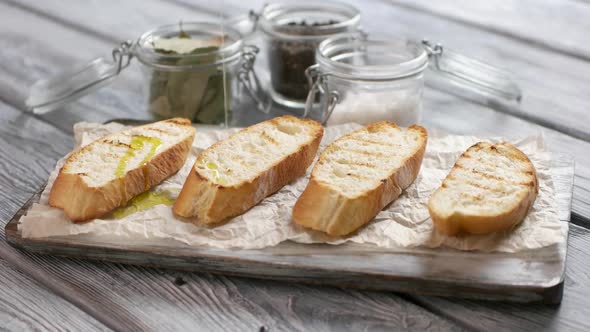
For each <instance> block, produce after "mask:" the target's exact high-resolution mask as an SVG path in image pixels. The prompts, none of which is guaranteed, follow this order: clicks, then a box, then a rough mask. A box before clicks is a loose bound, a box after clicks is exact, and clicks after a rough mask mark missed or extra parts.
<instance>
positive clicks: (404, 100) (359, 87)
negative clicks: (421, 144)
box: [306, 35, 428, 126]
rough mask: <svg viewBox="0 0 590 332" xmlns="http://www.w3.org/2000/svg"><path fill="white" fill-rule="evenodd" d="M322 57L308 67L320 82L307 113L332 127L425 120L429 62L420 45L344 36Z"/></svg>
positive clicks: (325, 46)
mask: <svg viewBox="0 0 590 332" xmlns="http://www.w3.org/2000/svg"><path fill="white" fill-rule="evenodd" d="M316 61H317V65H315V66H312V67H310V68H309V70H308V76H309V79H310V81H312V82H314V83H313V86H312V89H311V91H310V94H309V95H308V99H307V104H306V116H308V117H311V118H313V119H316V120H318V121H320V122H322V123H324V124H327V125H335V124H341V123H348V122H356V123H359V124H368V123H372V122H376V121H392V122H395V123H397V124H398V125H401V126H409V125H412V124H415V123H418V122H419V121H420V118H421V114H422V101H421V100H422V91H423V88H424V70H425V69H426V68H427V66H428V55H427V53H426V51H425V50H424V48H423V47H422V46H421V45H420V44H418V43H414V42H411V41H407V40H387V41H380V40H368V39H366V38H365V37H364V36H360V35H351V36H338V37H334V38H330V39H328V40H326V41H324V42H322V43H321V44H320V46H319V48H318V51H317V52H316ZM318 93H319V102H317V101H318V95H317V94H318ZM316 102H317V103H316Z"/></svg>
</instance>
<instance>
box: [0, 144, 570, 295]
mask: <svg viewBox="0 0 590 332" xmlns="http://www.w3.org/2000/svg"><path fill="white" fill-rule="evenodd" d="M553 164H554V165H553V166H554V168H553V169H554V182H555V185H556V192H557V203H558V214H559V217H560V220H562V221H563V223H564V224H563V226H564V229H567V228H568V222H569V216H570V208H571V197H572V186H573V175H574V165H573V160H572V159H571V158H570V157H568V156H566V155H558V156H555V158H554V161H553ZM41 191H42V189H41V190H39V192H38V193H37V194H35V195H34V196H33V197H31V199H30V200H29V201H28V202H27V203H26V204H25V205H24V206H23V207H22V208H21V209H20V210H19V211H18V212H17V213H16V215H15V216H14V217H13V218H12V219H11V221H10V222H9V223H8V224H7V225H6V229H5V231H6V240H7V241H8V242H9V243H10V244H11V245H13V246H15V247H19V248H23V249H26V250H30V251H33V252H38V253H44V254H49V255H58V256H68V257H76V258H86V259H93V260H102V261H111V262H119V263H125V264H136V265H144V266H154V267H162V268H170V269H179V270H187V271H195V272H205V271H206V272H211V273H220V274H228V275H239V276H247V277H253V278H266V279H276V280H284V281H293V282H305V283H313V284H325V285H333V286H338V287H355V288H367V289H379V290H389V291H396V292H408V293H417V294H428V295H439V296H455V297H465V298H475V299H486V300H506V301H515V302H537V301H540V302H545V303H552V304H555V303H559V302H560V301H561V298H562V293H563V280H564V273H565V272H564V271H565V262H566V255H567V243H562V244H560V245H555V246H550V247H547V248H543V249H540V250H531V251H527V252H521V253H518V254H506V253H482V252H463V251H458V250H452V249H426V248H423V249H422V248H418V249H409V250H400V251H395V252H393V251H390V250H384V249H381V248H378V247H374V246H367V245H358V244H345V245H339V246H332V245H322V244H314V245H309V244H297V243H292V242H284V243H281V244H280V245H278V246H276V247H272V248H266V249H260V250H228V249H216V248H209V247H191V246H188V245H185V244H182V243H180V242H176V241H174V240H138V241H135V240H134V241H130V240H129V239H126V238H118V237H112V236H110V237H104V236H102V237H101V236H94V235H77V236H63V237H61V236H60V237H49V238H41V239H28V238H23V237H21V234H20V232H19V231H18V220H19V219H20V217H21V216H22V215H24V214H26V212H27V210H28V209H29V208H30V206H31V205H32V204H33V203H34V202H37V201H38V199H39V196H40V193H41Z"/></svg>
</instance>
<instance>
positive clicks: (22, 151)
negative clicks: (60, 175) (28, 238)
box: [0, 101, 73, 241]
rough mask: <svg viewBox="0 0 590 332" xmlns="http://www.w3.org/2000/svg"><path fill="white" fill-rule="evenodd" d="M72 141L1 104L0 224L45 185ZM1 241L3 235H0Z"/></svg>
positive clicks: (71, 145) (48, 126)
mask: <svg viewBox="0 0 590 332" xmlns="http://www.w3.org/2000/svg"><path fill="white" fill-rule="evenodd" d="M72 147H73V140H72V137H70V136H69V135H67V134H64V133H63V132H61V131H60V130H58V129H56V128H55V127H53V126H51V125H49V124H47V123H44V122H42V121H39V120H37V119H35V118H32V117H30V116H29V115H27V114H23V113H22V112H20V111H18V110H16V109H14V108H13V107H11V106H9V105H7V104H5V103H3V102H1V101H0V156H1V157H0V173H1V174H2V175H1V176H0V188H1V190H0V201H1V202H2V207H1V208H0V220H2V221H3V222H2V224H4V223H5V222H6V221H7V220H8V219H10V217H12V215H13V214H14V212H15V211H16V210H18V208H19V206H21V205H22V204H24V202H25V201H26V200H27V197H28V196H30V195H31V193H32V192H34V191H35V190H33V189H32V188H35V187H38V186H39V185H40V184H42V183H44V182H45V181H47V177H48V176H49V170H51V169H52V168H53V167H54V166H55V162H56V161H57V159H58V158H61V156H63V155H65V154H66V153H68V151H69V150H71V149H72ZM0 241H3V231H1V232H0Z"/></svg>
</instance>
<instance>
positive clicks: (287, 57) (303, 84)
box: [255, 1, 360, 109]
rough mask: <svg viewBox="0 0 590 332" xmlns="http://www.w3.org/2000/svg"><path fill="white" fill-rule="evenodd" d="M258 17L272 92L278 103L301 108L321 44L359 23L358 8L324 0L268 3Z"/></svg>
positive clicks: (356, 26)
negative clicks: (306, 71)
mask: <svg viewBox="0 0 590 332" xmlns="http://www.w3.org/2000/svg"><path fill="white" fill-rule="evenodd" d="M255 16H256V19H257V20H258V22H257V24H258V28H259V29H260V31H262V34H263V36H264V43H265V45H264V47H263V48H264V49H266V51H267V59H268V65H269V67H270V68H269V69H270V73H271V77H270V83H271V84H270V94H271V96H272V97H273V100H274V101H276V102H277V103H279V104H281V105H284V106H287V107H291V108H300V109H302V108H303V107H304V105H305V99H306V97H307V94H308V91H309V88H310V86H309V84H308V81H307V78H306V76H305V70H306V69H307V68H308V67H309V66H311V65H313V64H315V51H316V48H317V46H318V45H319V43H320V42H321V41H323V40H324V39H326V38H328V37H330V36H333V35H335V34H340V33H346V32H354V31H357V30H358V28H359V23H360V12H359V11H358V10H357V9H356V8H354V7H352V6H349V5H347V4H341V3H335V2H323V1H322V2H320V1H318V2H305V1H304V2H297V3H289V4H286V3H276V4H269V5H266V6H265V7H264V8H263V9H262V11H261V12H260V14H255Z"/></svg>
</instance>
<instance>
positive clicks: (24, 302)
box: [0, 259, 110, 332]
mask: <svg viewBox="0 0 590 332" xmlns="http://www.w3.org/2000/svg"><path fill="white" fill-rule="evenodd" d="M0 279H1V280H2V282H0V330H2V331H48V332H51V331H110V329H108V328H107V327H106V326H104V325H102V324H101V323H100V322H98V321H97V320H96V319H94V318H92V317H91V316H89V315H87V314H85V313H84V312H83V311H81V310H80V309H78V308H76V307H75V306H73V305H72V304H71V303H69V302H67V301H66V300H64V299H62V298H60V297H59V296H57V295H55V294H53V293H51V292H49V291H48V290H47V289H45V288H44V286H43V285H40V284H39V283H37V282H35V281H34V280H33V279H31V278H30V277H29V276H27V275H25V274H23V273H20V272H19V271H17V270H15V269H14V268H13V267H12V266H10V264H9V263H8V262H6V261H5V260H3V259H0Z"/></svg>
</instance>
